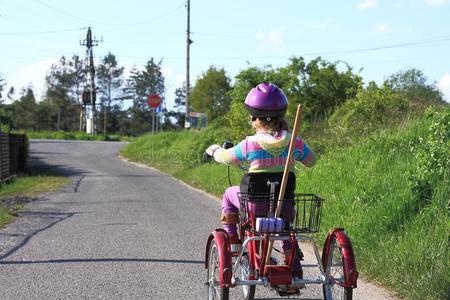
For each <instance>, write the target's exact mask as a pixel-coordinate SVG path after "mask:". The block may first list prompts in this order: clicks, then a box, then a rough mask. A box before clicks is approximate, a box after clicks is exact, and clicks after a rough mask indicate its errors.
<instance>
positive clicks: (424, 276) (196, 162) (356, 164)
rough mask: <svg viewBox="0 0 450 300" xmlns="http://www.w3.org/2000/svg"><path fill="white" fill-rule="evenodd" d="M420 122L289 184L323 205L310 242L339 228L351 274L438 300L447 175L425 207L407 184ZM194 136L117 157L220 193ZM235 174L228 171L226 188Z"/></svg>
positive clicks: (136, 147)
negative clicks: (348, 249) (351, 253)
mask: <svg viewBox="0 0 450 300" xmlns="http://www.w3.org/2000/svg"><path fill="white" fill-rule="evenodd" d="M428 125H429V124H428V123H427V121H425V120H423V119H420V120H415V121H412V122H410V123H409V124H407V125H406V126H403V127H402V128H397V129H391V130H390V131H384V132H380V133H378V134H377V135H375V136H372V137H371V138H370V139H368V140H366V141H364V142H361V143H357V144H354V145H351V146H346V147H345V148H336V149H333V151H328V152H326V153H325V154H323V155H322V156H321V157H320V160H319V162H318V164H317V165H316V167H314V168H312V169H310V170H306V169H304V168H300V170H299V172H298V181H297V182H298V191H299V192H313V193H318V194H320V195H322V196H323V197H324V198H325V199H326V200H327V202H326V205H325V211H324V215H323V224H322V228H323V231H322V232H321V233H320V234H318V240H320V241H322V240H324V237H325V235H326V232H327V230H328V229H330V228H333V227H344V228H346V230H347V232H348V233H349V235H350V237H351V238H352V241H353V244H354V248H355V251H356V255H357V264H358V268H359V270H360V271H362V272H363V273H364V274H365V275H366V276H367V277H369V278H372V279H374V280H376V281H378V282H381V283H383V284H384V285H386V286H388V287H390V288H392V289H393V290H395V291H396V292H398V293H399V295H400V296H402V297H405V298H409V299H446V298H447V297H448V292H449V288H448V287H449V285H450V268H449V261H450V256H449V245H448V232H449V231H448V230H449V227H448V226H449V224H450V222H449V215H448V195H449V194H450V184H449V180H450V172H449V173H448V174H447V175H446V176H444V179H443V180H440V181H439V182H437V183H436V187H435V189H434V192H433V195H432V198H431V199H430V200H429V201H427V202H426V203H423V201H422V200H421V199H420V198H419V197H417V195H415V194H414V192H413V191H412V189H411V185H410V182H409V176H410V174H411V173H412V172H414V166H415V161H414V155H413V153H412V152H411V151H410V143H411V141H413V140H416V139H418V138H423V137H425V136H426V134H427V128H428ZM201 134H202V133H201V132H177V133H175V132H171V133H163V134H158V135H154V136H151V135H149V136H144V137H142V138H139V139H137V140H136V141H135V142H133V143H131V144H130V145H128V147H126V148H124V149H123V151H122V155H124V156H125V157H128V158H129V159H131V160H134V161H139V162H144V163H147V164H149V165H152V166H155V167H157V168H159V169H161V170H163V171H165V172H168V173H170V174H172V175H174V176H176V177H178V178H180V179H182V180H183V181H185V182H187V183H189V184H191V185H193V186H196V187H199V188H201V189H204V190H206V191H208V192H210V193H213V194H216V195H221V194H222V193H223V191H224V189H225V188H226V187H227V186H228V179H227V174H226V173H227V172H226V167H224V166H220V165H217V164H201V163H200V161H201V154H200V153H198V151H196V152H194V151H193V150H192V149H197V148H196V147H197V146H196V145H197V142H198V139H200V138H201ZM217 142H220V141H217ZM241 174H242V172H241V171H240V170H238V169H236V168H232V182H233V183H234V184H237V183H238V182H239V178H240V176H241ZM218 213H219V212H218ZM447 299H448V298H447Z"/></svg>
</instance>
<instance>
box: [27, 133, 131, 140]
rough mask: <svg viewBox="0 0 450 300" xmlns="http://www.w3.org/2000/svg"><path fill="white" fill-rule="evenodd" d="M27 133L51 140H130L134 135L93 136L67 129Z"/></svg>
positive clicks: (36, 137) (33, 136) (35, 137)
mask: <svg viewBox="0 0 450 300" xmlns="http://www.w3.org/2000/svg"><path fill="white" fill-rule="evenodd" d="M27 135H28V137H29V138H30V139H51V140H85V141H130V140H132V139H133V138H132V137H126V136H120V135H117V134H108V135H103V134H99V135H97V136H92V135H89V134H87V133H86V132H81V131H78V132H66V131H38V132H34V131H29V132H27Z"/></svg>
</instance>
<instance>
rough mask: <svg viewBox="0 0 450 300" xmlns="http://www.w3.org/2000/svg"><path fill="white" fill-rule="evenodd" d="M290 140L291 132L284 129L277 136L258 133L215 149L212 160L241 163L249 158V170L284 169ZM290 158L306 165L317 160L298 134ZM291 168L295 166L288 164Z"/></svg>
mask: <svg viewBox="0 0 450 300" xmlns="http://www.w3.org/2000/svg"><path fill="white" fill-rule="evenodd" d="M290 139H291V134H290V133H289V132H287V131H285V130H284V131H281V132H280V133H278V134H276V135H271V134H269V133H266V132H258V133H256V134H255V135H252V136H248V137H246V138H245V140H243V141H241V142H240V143H239V144H237V145H236V146H234V147H232V148H229V149H222V148H220V149H218V150H216V151H215V152H214V159H215V160H216V161H217V162H219V163H224V164H241V163H242V162H244V161H248V162H249V164H250V165H249V171H248V172H249V173H259V172H265V173H272V172H283V170H284V165H285V163H286V160H287V156H288V149H289V142H290ZM293 157H294V159H295V160H297V161H300V162H301V163H303V164H304V165H305V166H308V167H310V166H312V165H314V163H315V161H316V156H315V155H314V153H313V152H312V151H311V149H310V148H309V147H308V145H306V144H305V143H304V142H303V141H302V139H301V138H300V137H297V138H296V142H295V147H294V153H293ZM290 168H291V170H290V171H292V172H293V171H294V166H293V165H291V167H290Z"/></svg>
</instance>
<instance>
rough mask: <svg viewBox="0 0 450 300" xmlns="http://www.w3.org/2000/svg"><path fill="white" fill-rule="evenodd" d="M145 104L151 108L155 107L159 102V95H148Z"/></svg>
mask: <svg viewBox="0 0 450 300" xmlns="http://www.w3.org/2000/svg"><path fill="white" fill-rule="evenodd" d="M147 104H148V105H150V106H151V107H153V108H157V107H158V106H159V105H160V104H161V97H160V96H159V95H157V94H152V95H148V96H147Z"/></svg>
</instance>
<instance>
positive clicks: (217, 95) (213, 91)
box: [190, 66, 231, 121]
mask: <svg viewBox="0 0 450 300" xmlns="http://www.w3.org/2000/svg"><path fill="white" fill-rule="evenodd" d="M230 82H231V80H230V79H229V78H228V77H227V75H226V73H225V70H224V69H223V68H222V69H217V68H215V67H213V66H211V67H209V69H208V70H207V71H206V72H205V73H203V74H202V76H201V77H200V78H199V79H198V80H197V82H196V83H195V86H194V88H193V89H192V92H191V94H190V96H191V97H190V99H191V103H192V108H193V109H194V110H195V111H198V112H204V113H206V115H207V117H208V120H209V121H212V120H214V119H215V118H217V117H218V116H222V115H223V114H225V113H226V112H227V111H228V110H229V108H230V103H231V97H230V96H229V95H228V92H229V91H230V90H231V86H230Z"/></svg>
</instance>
